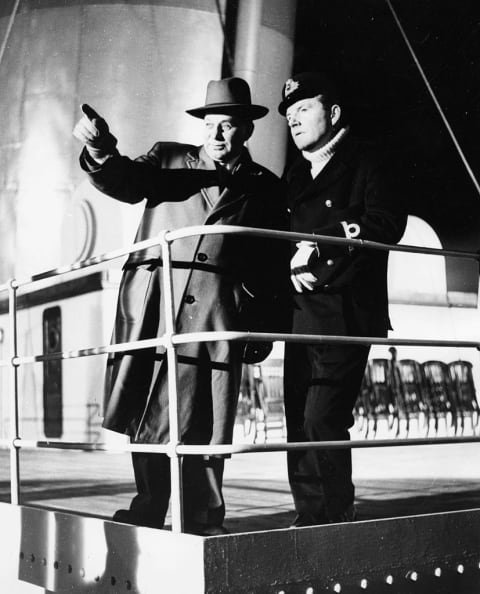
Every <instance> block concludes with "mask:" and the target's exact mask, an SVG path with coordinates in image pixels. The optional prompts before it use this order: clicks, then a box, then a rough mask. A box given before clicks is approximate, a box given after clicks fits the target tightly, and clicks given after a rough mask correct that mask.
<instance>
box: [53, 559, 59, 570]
mask: <svg viewBox="0 0 480 594" xmlns="http://www.w3.org/2000/svg"><path fill="white" fill-rule="evenodd" d="M58 566H59V563H58V561H55V562H54V564H53V568H54V569H58Z"/></svg>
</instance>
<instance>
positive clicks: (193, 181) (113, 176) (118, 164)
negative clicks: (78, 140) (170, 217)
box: [80, 142, 218, 206]
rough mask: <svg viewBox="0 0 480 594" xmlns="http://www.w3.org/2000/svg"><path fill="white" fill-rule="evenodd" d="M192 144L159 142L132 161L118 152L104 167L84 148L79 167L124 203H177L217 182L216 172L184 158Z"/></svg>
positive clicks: (103, 189)
mask: <svg viewBox="0 0 480 594" xmlns="http://www.w3.org/2000/svg"><path fill="white" fill-rule="evenodd" d="M194 148H195V147H192V146H190V145H182V144H180V143H162V142H157V143H156V144H155V145H154V146H153V147H152V149H151V150H150V151H149V152H148V153H147V154H145V155H142V156H140V157H138V158H137V159H134V160H133V159H130V158H129V157H126V156H122V155H120V154H119V153H117V154H115V155H113V156H112V157H110V158H109V159H107V161H105V162H104V163H103V164H102V165H98V164H97V163H95V162H93V161H92V160H91V159H90V158H89V156H88V153H87V151H86V149H84V150H83V151H82V153H81V155H80V166H81V167H82V169H83V170H84V171H86V173H87V175H88V177H89V179H90V182H91V183H92V184H93V185H94V186H95V187H96V188H97V190H99V191H100V192H102V193H104V194H106V195H107V196H110V197H112V198H115V199H116V200H119V201H121V202H127V203H129V204H135V203H137V202H141V201H142V200H144V199H146V200H147V201H148V202H149V206H155V205H156V204H159V203H160V202H167V201H168V202H178V201H180V200H184V199H185V196H189V195H191V194H194V193H195V192H197V191H198V190H200V188H202V187H208V186H211V185H215V184H216V183H218V181H217V180H216V173H215V172H214V171H205V170H197V169H190V168H188V167H187V165H186V161H185V156H186V153H187V151H188V150H189V149H194Z"/></svg>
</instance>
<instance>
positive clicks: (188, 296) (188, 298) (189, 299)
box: [185, 295, 195, 305]
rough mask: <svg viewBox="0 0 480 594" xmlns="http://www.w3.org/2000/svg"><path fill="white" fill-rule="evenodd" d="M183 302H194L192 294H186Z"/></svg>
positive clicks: (189, 303)
mask: <svg viewBox="0 0 480 594" xmlns="http://www.w3.org/2000/svg"><path fill="white" fill-rule="evenodd" d="M185 303H188V305H191V304H192V303H195V297H194V296H193V295H187V296H186V297H185Z"/></svg>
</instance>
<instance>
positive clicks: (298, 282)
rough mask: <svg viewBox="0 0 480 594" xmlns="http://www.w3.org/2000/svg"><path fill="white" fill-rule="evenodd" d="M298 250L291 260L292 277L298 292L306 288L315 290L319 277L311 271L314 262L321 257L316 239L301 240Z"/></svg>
mask: <svg viewBox="0 0 480 594" xmlns="http://www.w3.org/2000/svg"><path fill="white" fill-rule="evenodd" d="M297 248H298V249H297V252H296V253H295V255H294V256H293V258H292V259H291V261H290V279H291V281H292V284H293V286H294V287H295V290H296V291H297V293H302V292H303V290H304V289H308V290H309V291H312V290H313V287H314V283H315V282H316V281H317V280H318V279H317V277H316V276H315V275H314V274H312V273H311V272H310V268H311V265H312V262H314V261H315V259H318V258H319V257H320V251H319V249H318V245H317V244H316V243H315V242H314V241H300V242H299V243H297Z"/></svg>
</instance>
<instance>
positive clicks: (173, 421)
mask: <svg viewBox="0 0 480 594" xmlns="http://www.w3.org/2000/svg"><path fill="white" fill-rule="evenodd" d="M167 233H168V231H163V232H162V233H161V234H160V245H161V247H162V260H163V300H164V312H165V342H166V345H167V346H166V349H167V373H168V411H169V426H170V446H171V449H170V452H169V454H168V455H169V456H170V477H171V498H170V503H171V507H170V509H171V513H172V531H173V532H183V485H182V457H181V456H180V455H179V454H178V452H177V445H178V444H179V443H180V430H179V426H180V419H179V406H178V389H177V385H178V367H177V352H176V349H175V345H174V344H173V343H172V336H173V335H174V334H175V304H174V294H173V277H172V256H171V242H170V241H168V239H167Z"/></svg>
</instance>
